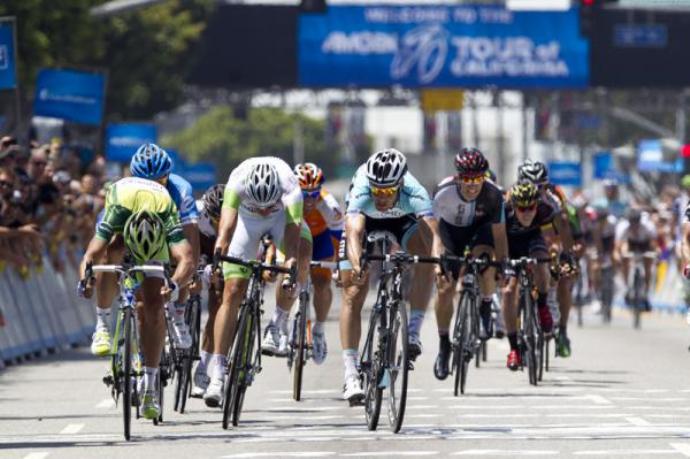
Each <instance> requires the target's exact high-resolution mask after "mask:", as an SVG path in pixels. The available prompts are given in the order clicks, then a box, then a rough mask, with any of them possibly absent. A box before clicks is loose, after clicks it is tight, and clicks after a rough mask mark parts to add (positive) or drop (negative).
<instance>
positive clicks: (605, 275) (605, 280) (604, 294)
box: [601, 267, 614, 324]
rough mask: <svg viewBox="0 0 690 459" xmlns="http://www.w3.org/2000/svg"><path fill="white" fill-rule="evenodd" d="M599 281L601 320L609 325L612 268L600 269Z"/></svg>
mask: <svg viewBox="0 0 690 459" xmlns="http://www.w3.org/2000/svg"><path fill="white" fill-rule="evenodd" d="M601 279H602V282H601V319H602V320H603V322H604V323H605V324H608V323H611V303H613V287H614V279H613V268H611V267H607V268H602V270H601Z"/></svg>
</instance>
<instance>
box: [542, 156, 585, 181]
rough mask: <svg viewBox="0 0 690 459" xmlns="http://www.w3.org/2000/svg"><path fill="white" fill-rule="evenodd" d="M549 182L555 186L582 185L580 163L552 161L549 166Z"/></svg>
mask: <svg viewBox="0 0 690 459" xmlns="http://www.w3.org/2000/svg"><path fill="white" fill-rule="evenodd" d="M548 168H549V181H550V182H551V183H553V184H555V185H572V186H581V185H582V169H581V168H580V163H577V162H574V161H551V162H549V164H548Z"/></svg>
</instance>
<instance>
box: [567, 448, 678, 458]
mask: <svg viewBox="0 0 690 459" xmlns="http://www.w3.org/2000/svg"><path fill="white" fill-rule="evenodd" d="M573 454H574V455H576V456H606V457H609V456H651V455H657V454H678V451H676V450H674V449H601V450H592V451H575V452H573Z"/></svg>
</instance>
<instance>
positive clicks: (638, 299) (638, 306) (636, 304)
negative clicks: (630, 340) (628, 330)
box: [633, 269, 644, 329]
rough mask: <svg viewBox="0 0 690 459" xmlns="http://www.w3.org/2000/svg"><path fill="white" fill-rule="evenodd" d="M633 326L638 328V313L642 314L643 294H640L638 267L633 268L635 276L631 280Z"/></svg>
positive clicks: (640, 284) (640, 279)
mask: <svg viewBox="0 0 690 459" xmlns="http://www.w3.org/2000/svg"><path fill="white" fill-rule="evenodd" d="M633 289H634V290H633V292H634V296H633V326H634V327H635V328H636V329H638V328H640V315H641V314H642V308H643V305H642V299H643V297H644V295H643V294H642V291H643V286H642V274H641V273H640V270H639V269H636V270H635V277H634V280H633Z"/></svg>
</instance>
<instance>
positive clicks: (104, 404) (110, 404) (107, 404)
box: [96, 398, 115, 408]
mask: <svg viewBox="0 0 690 459" xmlns="http://www.w3.org/2000/svg"><path fill="white" fill-rule="evenodd" d="M96 408H115V400H113V399H112V398H106V399H103V400H101V401H100V402H99V403H98V405H96Z"/></svg>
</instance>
